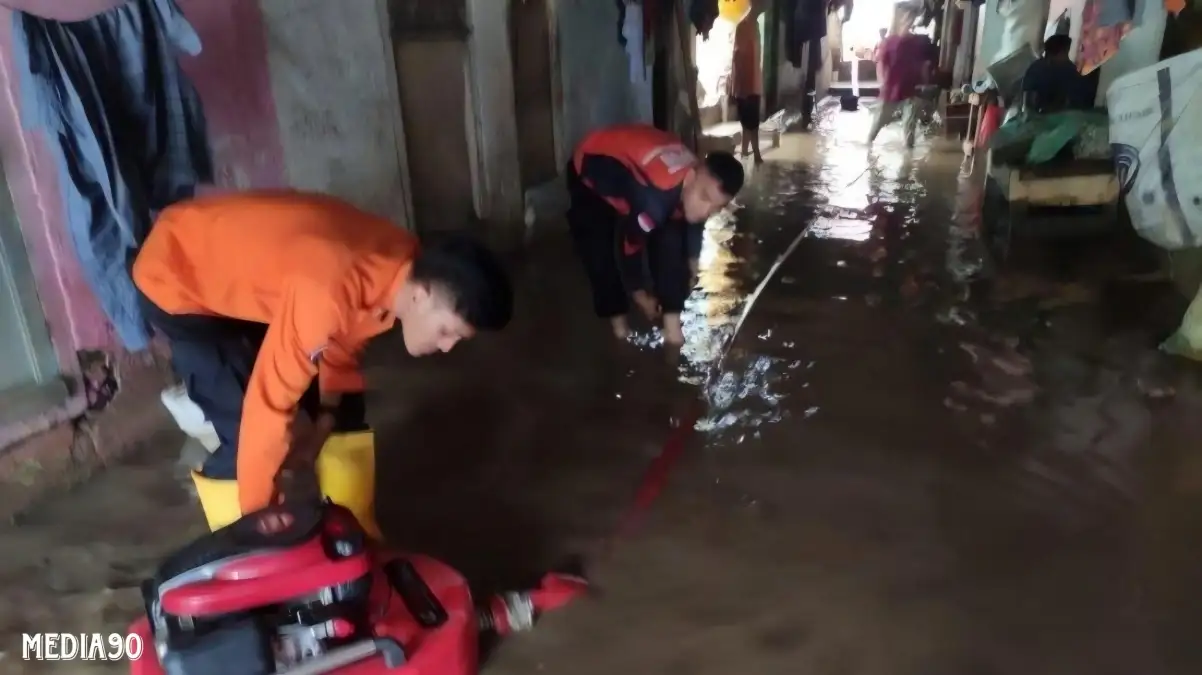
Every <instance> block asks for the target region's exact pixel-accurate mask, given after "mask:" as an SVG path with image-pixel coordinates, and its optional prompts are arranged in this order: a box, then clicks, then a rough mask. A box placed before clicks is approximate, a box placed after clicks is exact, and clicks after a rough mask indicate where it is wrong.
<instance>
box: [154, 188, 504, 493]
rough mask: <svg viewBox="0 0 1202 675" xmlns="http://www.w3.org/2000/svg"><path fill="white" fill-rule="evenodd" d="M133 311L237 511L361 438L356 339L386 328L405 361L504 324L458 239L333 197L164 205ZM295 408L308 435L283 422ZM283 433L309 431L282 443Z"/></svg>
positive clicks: (474, 260) (481, 252)
mask: <svg viewBox="0 0 1202 675" xmlns="http://www.w3.org/2000/svg"><path fill="white" fill-rule="evenodd" d="M133 278H134V283H135V284H136V285H137V287H138V289H139V291H140V295H141V301H142V305H143V311H144V312H145V316H146V318H147V319H148V321H149V322H150V323H151V325H152V326H154V327H155V328H156V329H157V330H158V331H159V332H160V333H161V334H163V335H165V336H166V338H167V339H168V341H169V342H170V345H171V357H172V365H173V367H174V369H175V371H176V374H177V375H178V376H179V377H180V378H181V379H183V381H184V384H185V386H186V387H187V389H188V394H189V396H190V397H191V398H192V400H193V401H195V402H196V404H197V405H198V406H199V407H200V408H201V410H203V411H204V413H205V415H206V417H207V418H208V420H209V421H210V422H211V423H212V424H213V427H214V429H215V430H216V432H217V435H218V437H219V438H220V439H221V447H220V448H219V449H218V450H217V451H216V452H214V453H213V454H212V455H211V456H210V457H209V459H208V460H207V461H206V462H205V464H204V467H203V469H202V471H201V474H202V475H203V476H204V477H206V478H210V479H216V480H230V479H235V478H236V479H237V481H238V495H239V502H240V504H241V508H242V512H243V513H249V512H250V511H253V510H256V509H259V508H262V507H264V506H266V505H268V504H269V503H270V502H271V500H272V498H273V496H274V493H275V479H276V476H277V473H279V471H280V469H281V467H282V465H283V464H284V461H285V458H287V457H288V455H289V452H290V451H294V452H299V451H301V450H304V451H306V452H308V453H311V454H312V455H316V451H317V450H318V449H320V445H321V443H323V442H324V440H325V436H326V435H328V434H329V432H330V430H331V429H333V428H335V427H337V428H339V429H340V430H346V431H351V430H354V428H355V427H358V428H364V426H365V425H364V421H363V416H364V410H363V397H362V392H363V388H364V382H363V376H362V374H361V373H360V371H359V364H358V354H359V352H360V350H361V349H362V348H363V346H364V345H365V344H366V342H367V341H368V340H369V339H371V338H373V337H375V336H376V335H379V334H380V333H383V332H384V331H386V330H388V329H389V328H392V327H393V326H394V325H395V324H397V323H399V324H400V328H401V333H402V336H403V338H404V341H405V348H406V350H407V351H408V352H409V353H410V354H412V355H414V356H423V355H427V354H433V353H435V352H446V351H449V350H450V349H451V348H452V347H454V346H455V344H456V343H458V342H459V341H460V340H463V339H467V338H470V337H472V336H473V335H475V333H476V331H479V330H498V329H500V328H503V327H504V326H505V325H506V324H507V323H508V322H509V319H510V316H511V314H512V308H513V291H512V287H511V285H510V282H509V279H508V277H507V276H506V274H505V272H504V270H503V269H502V266H501V264H500V262H499V261H498V260H497V259H496V258H495V257H494V256H493V254H492V253H490V252H489V251H488V250H487V249H485V248H484V247H482V246H481V245H479V244H476V243H473V242H470V241H466V240H447V241H446V242H444V243H442V244H434V245H432V246H429V247H419V245H418V242H417V240H416V239H415V238H414V236H413V235H412V234H410V233H409V232H407V231H405V230H404V229H402V228H400V227H398V226H396V225H394V224H393V223H391V222H388V221H387V220H384V219H382V218H378V217H376V216H373V215H371V214H368V213H365V212H363V211H361V210H359V209H357V208H355V207H354V206H351V205H350V204H347V203H345V202H343V201H340V200H338V199H335V198H333V197H328V196H323V195H316V194H306V193H300V192H287V191H279V192H248V193H239V194H233V195H223V196H216V197H207V198H201V199H196V200H192V201H188V202H183V203H180V204H177V205H175V206H172V207H170V208H168V209H166V210H165V211H163V212H162V214H161V215H160V216H159V219H158V221H157V222H156V223H155V226H154V228H153V229H152V230H151V233H150V236H149V237H148V238H147V240H146V243H145V244H144V245H143V246H142V249H141V250H140V251H139V252H138V255H137V259H136V260H135V262H134V265H133ZM298 409H302V410H304V411H306V412H307V413H308V415H309V417H310V418H311V419H312V420H313V422H314V423H313V424H312V425H303V424H302V425H294V421H295V417H296V413H297V410H298ZM295 428H308V429H309V431H308V433H301V434H295V435H296V436H297V437H296V438H293V436H294V432H293V430H294V429H295Z"/></svg>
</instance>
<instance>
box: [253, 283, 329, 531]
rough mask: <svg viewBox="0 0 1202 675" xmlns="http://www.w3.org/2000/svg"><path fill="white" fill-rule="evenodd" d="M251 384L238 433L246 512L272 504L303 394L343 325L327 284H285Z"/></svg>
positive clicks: (256, 361) (260, 351) (256, 363)
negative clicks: (322, 357)
mask: <svg viewBox="0 0 1202 675" xmlns="http://www.w3.org/2000/svg"><path fill="white" fill-rule="evenodd" d="M284 289H285V290H284V297H283V298H281V302H280V307H279V309H278V310H277V312H276V315H275V317H274V318H273V319H272V321H271V323H270V324H269V325H268V327H267V335H266V337H265V338H264V339H263V346H262V347H261V348H260V349H259V357H258V359H256V360H255V367H254V369H253V371H252V372H251V375H250V382H248V383H247V388H246V400H245V402H244V404H243V407H242V425H241V427H240V429H239V433H238V501H239V503H240V504H241V506H242V512H243V513H250V512H251V511H255V510H258V509H261V508H263V507H265V506H267V505H268V504H269V503H271V498H272V495H273V493H274V491H275V476H276V473H277V472H278V471H279V469H280V466H281V465H282V464H283V463H284V459H285V457H287V455H288V450H289V447H290V446H291V443H292V431H291V426H292V421H293V418H294V416H295V415H296V408H297V404H298V403H299V402H300V399H301V396H303V395H304V393H305V391H306V390H307V389H308V388H309V386H310V385H311V384H312V383H313V378H314V377H315V376H316V375H317V363H316V362H317V360H318V359H319V358H320V357H321V355H322V353H323V350H324V349H325V348H326V347H327V345H328V343H329V339H330V336H331V335H332V334H334V333H335V332H336V331H337V330H338V327H339V325H340V323H341V314H340V310H339V305H338V303H337V302H336V301H335V299H334V294H333V293H332V292H331V290H330V288H329V287H328V286H324V285H322V284H320V283H318V282H316V281H313V280H309V279H293V280H290V281H288V282H286V283H285V285H284Z"/></svg>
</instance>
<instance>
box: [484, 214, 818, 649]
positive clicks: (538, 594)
mask: <svg viewBox="0 0 1202 675" xmlns="http://www.w3.org/2000/svg"><path fill="white" fill-rule="evenodd" d="M808 231H809V226H807V227H805V228H803V229H802V230H801V232H799V233H798V234H797V236H796V237H795V238H794V239H793V242H792V243H791V244H789V247H788V248H787V249H785V251H784V253H782V254H781V255H780V256H778V257H777V258H776V260H775V262H773V264H772V267H771V268H769V270H768V273H767V274H766V275H765V276H764V278H763V279H762V280H761V281H760V283H759V285H757V286H756V288H755V291H753V292H752V294H751V295H750V296H748V298H747V302H746V303H745V304H744V305H743V313H742V314H741V315H740V316H739V321H738V322H737V323H736V324H735V329H734V331H733V332H731V334H730V339H729V340H728V341H727V343H726V345H725V347H723V349H722V354H721V355H720V356H719V357H718V361H717V362H716V363H715V366H714V368H713V370H711V371H710V379H709V380H707V382H706V384H705V385H704V386H703V388H702V390H703V392H704V391H705V390H707V389H708V388H709V385H710V382H712V377H713V375H714V374H715V373H719V372H721V370H722V364H723V363H724V362H725V361H726V356H727V354H729V353H730V348H731V346H732V345H733V344H734V342H735V338H736V337H738V335H739V331H740V330H741V329H742V328H743V322H744V321H745V320H746V319H747V315H748V314H749V313H750V312H751V308H752V306H753V305H754V304H755V301H756V300H758V299H759V297H760V293H762V292H763V290H764V288H765V287H766V286H767V285H768V282H769V281H771V280H772V278H773V277H775V276H776V272H777V271H778V270H779V269H780V266H781V264H783V263H784V261H785V260H786V259H788V257H789V256H790V255H792V253H793V251H794V250H795V249H796V248H797V246H798V244H800V243H801V240H802V239H803V238H805V235H806V232H808ZM704 411H705V403H704V401H702V400H701V399H700V398H697V399H694V400H693V401H691V402H690V404H689V406H688V407H687V408H686V409H685V413H684V415H682V416H681V418H680V419H678V420H676V425H675V426H674V427H673V428H672V430H671V432H670V433H669V434H668V438H667V439H666V440H665V441H664V444H663V446H662V447H661V448H660V451H659V453H658V454H657V455H656V456H655V458H654V459H652V460H651V464H650V465H649V466H648V467H647V470H646V471H645V472H644V473H643V478H642V480H641V481H640V482H639V486H638V489H637V491H636V492H635V494H634V500H633V502H631V504H630V506H629V507H627V509H626V511H625V513H624V514H623V515H622V518H621V519H620V520H619V521H618V526H617V529H615V530H614V532H613V534H611V535H610V536H609V537H608V538H607V540H606V542H605V545H604V546H603V548H602V555H608V554H609V553H610V552H611V551H612V549H613V547H614V546H615V545H616V544H617V543H618V542H619V541H621V540H623V539H627V538H629V537H631V536H632V535H633V534H634V533H635V532H636V531H637V530H638V529H639V527H640V526H641V525H642V523H643V521H644V520H645V518H646V516H647V514H648V513H649V512H650V511H651V507H652V506H654V505H655V502H656V500H658V499H659V497H660V495H661V494H663V491H664V489H665V488H666V487H667V485H668V480H669V479H670V478H671V477H672V472H673V470H675V468H676V466H677V464H678V463H679V462H680V458H681V456H683V455H684V450H685V447H687V445H688V442H689V439H690V437H691V436H692V434H693V431H694V428H695V427H696V425H697V420H698V419H700V418H701V415H702V413H703V412H704ZM588 590H589V584H588V581H587V580H586V579H584V578H582V577H579V576H577V575H574V574H564V573H556V572H552V573H549V574H547V575H545V576H544V577H543V579H542V581H541V583H540V584H539V586H538V588H536V589H533V590H531V591H527V592H525V593H510V594H505V595H503V596H497V597H496V598H494V599H493V602H492V603H491V604H492V607H491V615H492V616H491V617H490V618H488V619H486V620H485V623H489V624H491V625H489V627H490V628H493V629H495V630H497V632H499V633H508V632H511V631H514V630H524V629H526V628H529V627H530V626H532V625H533V621H534V618H535V617H536V616H537V615H539V614H542V613H543V612H548V611H552V610H555V609H558V608H560V607H563V606H564V605H567V604H568V603H570V602H571V601H572V600H575V599H576V598H577V597H580V596H581V595H584V594H586V593H587V592H588Z"/></svg>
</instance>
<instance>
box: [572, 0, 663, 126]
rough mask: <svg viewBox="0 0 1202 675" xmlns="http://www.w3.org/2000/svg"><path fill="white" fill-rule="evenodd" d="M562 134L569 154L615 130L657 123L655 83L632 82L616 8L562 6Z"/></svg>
mask: <svg viewBox="0 0 1202 675" xmlns="http://www.w3.org/2000/svg"><path fill="white" fill-rule="evenodd" d="M557 13H558V16H559V67H560V77H561V80H562V87H563V134H564V139H563V142H564V145H565V146H566V147H568V148H572V147H575V146H576V143H578V142H579V141H580V139H581V138H583V137H584V136H585V134H587V133H588V132H589V131H592V130H593V129H596V128H597V127H602V126H606V125H610V124H620V123H624V122H647V123H650V122H651V121H652V110H651V78H650V77H647V78H646V79H645V80H643V81H641V82H631V77H630V67H629V61H628V60H627V57H626V52H625V51H624V50H623V48H622V45H621V44H619V43H618V10H617V7H616V6H615V5H614V3H613V2H599V1H598V0H559V3H558V11H557Z"/></svg>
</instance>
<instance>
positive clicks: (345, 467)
mask: <svg viewBox="0 0 1202 675" xmlns="http://www.w3.org/2000/svg"><path fill="white" fill-rule="evenodd" d="M192 482H193V483H194V484H195V485H196V494H197V496H198V497H200V506H201V508H202V509H204V512H205V520H207V521H208V523H209V529H210V530H218V529H221V528H223V527H225V526H226V525H229V524H230V523H232V522H234V521H235V520H238V519H239V518H241V517H242V509H241V508H240V507H239V505H238V481H234V480H213V479H211V478H205V477H204V476H202V475H200V474H198V473H196V472H193V473H192ZM317 482H318V484H319V485H320V486H321V492H322V494H323V495H325V496H326V497H328V498H329V499H330V501H332V502H334V503H335V504H338V505H340V506H344V507H346V508H347V509H349V510H350V512H351V513H353V514H355V518H356V519H358V521H359V524H360V525H362V526H363V529H364V530H365V531H366V532H367V535H368V536H369V537H371V538H373V539H377V540H379V539H382V538H383V537H382V536H381V534H380V528H379V526H378V525H376V515H375V488H376V439H375V434H374V433H372V432H371V431H370V430H369V431H356V432H353V433H344V434H333V435H331V436H330V438H329V440H327V441H326V444H325V446H323V447H322V449H321V454H320V455H318V456H317Z"/></svg>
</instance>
